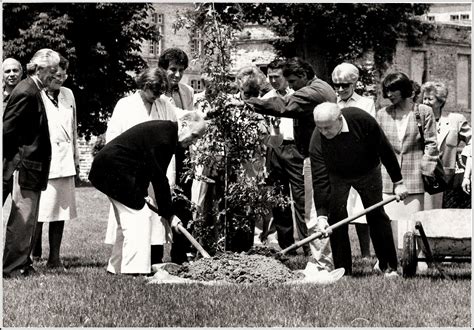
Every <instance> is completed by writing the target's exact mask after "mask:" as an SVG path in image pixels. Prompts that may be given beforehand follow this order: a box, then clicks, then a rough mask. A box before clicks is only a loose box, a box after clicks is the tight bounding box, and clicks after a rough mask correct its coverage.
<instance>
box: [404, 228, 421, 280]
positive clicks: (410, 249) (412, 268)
mask: <svg viewBox="0 0 474 330" xmlns="http://www.w3.org/2000/svg"><path fill="white" fill-rule="evenodd" d="M416 266H417V255H416V237H415V234H414V233H413V232H411V231H408V232H406V233H405V234H404V235H403V253H402V275H403V277H413V276H415V274H416Z"/></svg>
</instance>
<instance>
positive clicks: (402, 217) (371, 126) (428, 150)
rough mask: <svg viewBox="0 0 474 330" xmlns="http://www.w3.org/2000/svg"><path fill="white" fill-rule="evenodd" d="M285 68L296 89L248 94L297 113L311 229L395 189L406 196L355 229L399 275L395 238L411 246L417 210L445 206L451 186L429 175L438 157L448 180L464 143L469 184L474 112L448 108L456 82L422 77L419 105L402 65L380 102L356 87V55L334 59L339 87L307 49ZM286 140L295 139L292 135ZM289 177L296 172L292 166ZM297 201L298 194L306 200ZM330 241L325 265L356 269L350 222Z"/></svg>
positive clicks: (265, 106) (382, 264)
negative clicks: (427, 184) (429, 181)
mask: <svg viewBox="0 0 474 330" xmlns="http://www.w3.org/2000/svg"><path fill="white" fill-rule="evenodd" d="M282 74H283V77H284V79H285V80H286V82H287V83H288V84H289V87H290V88H292V89H293V93H292V94H290V95H287V96H284V97H282V96H280V95H273V96H272V97H270V98H264V97H260V98H255V97H254V98H250V99H248V100H246V104H247V105H249V106H250V107H251V108H253V109H254V110H255V111H256V112H258V113H261V114H264V115H270V116H276V117H278V118H291V119H292V120H293V125H294V129H293V132H294V142H292V143H294V144H295V146H296V149H297V152H299V155H300V157H301V158H300V159H299V160H298V164H299V166H300V167H302V168H303V170H302V171H301V170H298V172H299V173H300V175H301V173H302V176H303V181H304V183H309V184H306V185H305V184H301V183H299V188H302V187H304V190H305V196H308V195H309V196H312V199H313V201H314V205H315V214H313V213H312V211H310V210H311V204H312V202H313V201H311V200H308V199H306V200H305V201H304V209H305V212H307V213H305V214H306V221H305V224H306V226H307V229H308V233H309V234H311V233H313V232H314V231H315V230H321V229H324V228H326V227H328V226H329V225H334V224H336V223H337V222H339V221H340V220H342V219H344V218H346V217H347V216H348V215H354V214H355V213H359V212H360V211H362V210H363V209H365V208H368V207H370V206H372V205H374V204H376V203H378V202H380V201H382V199H386V198H388V197H391V196H395V197H396V199H397V200H398V201H400V200H403V202H399V203H391V204H390V203H389V204H387V205H386V206H385V208H382V207H380V208H378V209H376V210H374V211H371V212H369V213H367V214H366V216H365V217H364V219H362V220H361V221H359V222H358V223H356V232H357V236H358V238H359V243H360V250H361V254H362V257H369V256H370V241H372V245H373V248H374V251H375V255H376V258H377V263H376V264H375V265H374V269H375V270H376V271H380V272H383V273H385V274H386V276H388V277H393V276H397V265H398V259H397V254H396V247H399V248H401V247H402V243H403V242H402V235H403V233H404V232H406V231H408V230H410V229H409V226H410V225H413V224H410V222H409V219H410V215H411V214H412V213H413V212H416V211H421V210H424V209H430V208H441V207H442V194H443V193H439V194H436V195H428V194H426V193H425V191H424V185H423V180H422V174H423V175H427V176H432V175H433V173H434V169H435V166H436V163H437V160H438V157H439V158H441V161H442V163H443V165H444V170H445V174H446V180H447V181H450V178H451V177H452V176H453V175H454V173H455V166H456V157H457V151H458V147H460V146H461V144H462V143H464V144H465V147H464V149H463V154H465V155H466V157H467V161H466V170H465V175H464V180H463V182H462V187H463V189H464V191H465V192H466V193H470V177H471V165H470V163H471V159H470V149H471V142H470V140H471V127H470V125H469V123H468V121H467V120H466V118H465V117H464V116H463V115H461V114H456V113H449V114H446V113H445V114H443V112H442V108H443V106H444V104H445V103H446V99H447V95H448V90H447V88H446V86H445V84H444V83H442V82H426V83H425V84H423V85H422V86H421V90H420V93H421V100H422V101H423V103H421V104H418V103H416V102H415V101H414V99H415V95H414V94H415V91H414V87H413V86H414V84H413V81H412V80H410V79H409V78H408V76H407V75H406V74H404V73H402V72H394V73H389V74H388V75H387V76H386V77H385V78H384V80H383V82H382V94H383V97H384V98H387V99H388V100H389V101H390V103H391V104H390V105H389V106H387V107H383V108H381V109H379V110H378V111H375V104H374V101H373V99H371V98H369V97H364V96H361V95H359V94H357V93H356V92H355V87H356V83H357V81H358V78H359V70H358V69H357V67H356V66H355V65H353V64H351V63H342V64H340V65H338V66H337V67H336V68H334V70H333V72H332V76H331V78H332V87H330V85H328V84H327V83H325V82H324V81H322V80H320V79H318V78H317V77H315V75H314V71H313V69H312V68H311V66H310V64H309V63H307V62H306V61H304V60H302V59H301V58H291V59H289V60H287V61H286V62H285V64H284V65H283V69H282ZM417 114H418V117H420V118H421V123H418V121H417ZM419 124H420V125H421V129H422V132H423V137H422V136H421V135H420V131H419V128H418V125H419ZM315 127H316V129H314V128H315ZM282 141H283V142H284V143H282V144H284V145H287V144H288V142H286V141H285V139H282ZM275 150H278V149H277V148H274V147H273V150H272V152H273V153H275ZM381 165H383V166H381ZM305 168H308V169H310V170H305ZM286 177H287V178H290V176H289V175H288V174H286ZM300 182H301V181H300ZM296 184H297V183H296V182H293V183H291V184H290V185H296ZM292 189H294V188H293V187H292ZM308 192H309V193H308ZM293 198H294V196H293ZM425 200H426V202H425ZM293 201H294V204H295V205H296V204H297V203H298V199H294V200H293ZM300 203H301V202H300ZM310 212H311V213H310ZM308 213H309V214H308ZM276 220H277V218H276V217H275V218H274V221H276ZM392 228H393V229H392ZM301 238H302V237H301ZM329 242H330V249H327V246H324V241H319V245H318V246H315V245H314V243H311V244H313V245H312V250H313V248H314V252H313V251H312V252H313V257H314V258H315V259H316V261H317V262H318V266H319V267H325V268H326V270H328V271H330V270H331V269H332V267H331V266H332V265H331V261H332V262H333V267H335V268H339V267H343V268H344V270H345V273H346V274H351V273H352V257H351V247H350V241H349V235H348V225H343V226H340V227H339V228H337V229H335V230H334V231H333V232H332V233H331V236H330V238H329ZM321 260H325V261H329V262H327V263H324V262H321Z"/></svg>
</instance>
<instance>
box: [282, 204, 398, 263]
mask: <svg viewBox="0 0 474 330" xmlns="http://www.w3.org/2000/svg"><path fill="white" fill-rule="evenodd" d="M396 199H397V197H396V196H391V197H389V198H387V199H385V200H383V201H380V202H378V203H377V204H374V205H372V206H370V207H368V208H366V209H365V210H362V211H360V212H359V213H356V214H354V215H353V216H350V217H347V218H345V219H343V220H341V221H339V222H336V223H335V224H333V225H332V226H329V227H328V228H327V230H328V231H332V230H334V229H336V228H338V227H340V226H342V225H345V224H348V223H349V222H352V221H354V220H355V219H357V218H360V217H361V216H363V215H365V214H367V213H369V212H370V211H373V210H375V209H376V208H378V207H381V206H384V205H385V204H388V203H390V202H393V201H394V200H396ZM321 236H323V233H321V232H317V233H314V234H312V235H310V236H308V237H306V238H304V239H302V240H301V241H298V242H296V243H294V244H293V245H291V246H289V247H287V248H286V249H284V250H281V251H280V253H281V254H285V253H287V252H288V251H291V250H293V249H296V248H299V247H300V246H302V245H304V244H306V243H309V242H312V241H314V240H315V239H317V238H320V237H321Z"/></svg>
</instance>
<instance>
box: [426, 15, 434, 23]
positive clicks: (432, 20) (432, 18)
mask: <svg viewBox="0 0 474 330" xmlns="http://www.w3.org/2000/svg"><path fill="white" fill-rule="evenodd" d="M427 19H428V21H430V22H434V21H435V17H434V16H428V17H427Z"/></svg>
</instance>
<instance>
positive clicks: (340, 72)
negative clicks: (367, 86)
mask: <svg viewBox="0 0 474 330" xmlns="http://www.w3.org/2000/svg"><path fill="white" fill-rule="evenodd" d="M331 78H332V82H333V83H335V84H338V83H351V84H353V83H355V82H356V81H357V80H358V79H359V69H357V67H356V66H355V65H354V64H351V63H341V64H339V65H338V66H336V67H335V68H334V70H333V71H332V75H331Z"/></svg>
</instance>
